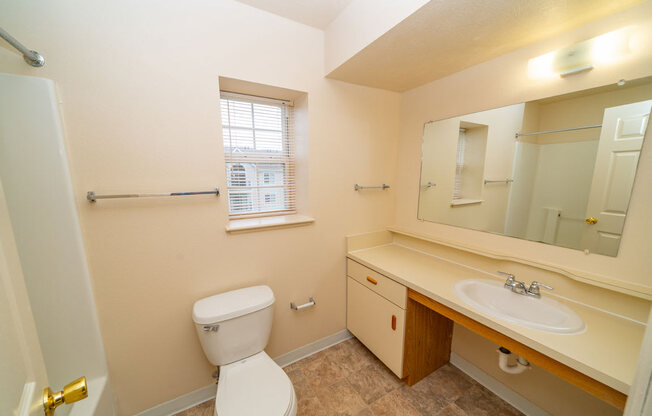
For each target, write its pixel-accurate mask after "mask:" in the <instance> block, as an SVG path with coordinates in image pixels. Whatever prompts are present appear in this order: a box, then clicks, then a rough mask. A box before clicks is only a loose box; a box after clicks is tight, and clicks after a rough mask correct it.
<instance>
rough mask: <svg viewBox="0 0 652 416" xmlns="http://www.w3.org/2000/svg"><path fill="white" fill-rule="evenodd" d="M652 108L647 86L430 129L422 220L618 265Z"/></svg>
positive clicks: (638, 83)
mask: <svg viewBox="0 0 652 416" xmlns="http://www.w3.org/2000/svg"><path fill="white" fill-rule="evenodd" d="M619 84H620V83H619ZM651 107H652V78H646V79H640V80H634V81H629V82H626V83H625V84H624V85H618V84H614V85H607V86H604V87H600V88H594V89H591V90H586V91H579V92H575V93H571V94H566V95H561V96H555V97H549V98H545V99H541V100H536V101H530V102H527V103H521V104H515V105H510V106H506V107H501V108H496V109H492V110H487V111H482V112H479V113H473V114H467V115H463V116H460V117H453V118H449V119H446V120H439V121H432V122H429V123H426V124H425V126H424V130H423V146H422V150H423V154H422V160H421V182H420V190H419V211H418V218H419V219H420V220H425V221H433V222H438V223H443V224H448V225H454V226H458V227H464V228H471V229H474V230H481V231H487V232H491V233H497V234H504V235H508V236H511V237H517V238H523V239H527V240H532V241H539V242H543V243H547V244H553V245H557V246H562V247H568V248H573V249H579V250H585V249H588V250H589V251H590V252H592V253H598V254H603V255H608V256H616V255H617V254H618V248H619V246H620V240H621V237H622V232H623V227H624V224H625V219H626V216H627V208H628V206H629V201H630V196H631V192H632V187H633V184H634V178H635V176H636V169H637V165H638V159H639V155H640V152H641V148H642V146H643V141H644V137H645V134H646V129H647V124H648V119H649V115H650V109H651Z"/></svg>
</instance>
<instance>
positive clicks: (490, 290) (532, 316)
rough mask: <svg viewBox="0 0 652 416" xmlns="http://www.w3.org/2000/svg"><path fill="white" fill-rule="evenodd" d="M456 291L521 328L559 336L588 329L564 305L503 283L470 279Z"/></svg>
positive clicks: (457, 293) (464, 298) (483, 309)
mask: <svg viewBox="0 0 652 416" xmlns="http://www.w3.org/2000/svg"><path fill="white" fill-rule="evenodd" d="M453 290H454V291H455V294H456V295H457V296H458V297H459V298H460V299H462V300H463V301H464V302H465V303H467V304H469V305H471V306H473V307H475V308H477V309H480V310H481V311H483V312H485V313H487V314H489V315H491V316H494V317H496V318H500V319H504V320H505V321H508V322H511V323H514V324H517V325H521V326H525V327H528V328H532V329H538V330H540V331H546V332H553V333H558V334H578V333H580V332H584V330H585V329H586V324H585V323H584V321H583V320H582V318H580V316H579V315H578V314H576V313H575V312H574V311H573V310H572V309H570V308H569V307H568V306H566V305H564V304H563V303H560V302H557V301H556V300H553V299H549V298H546V297H541V298H538V299H537V298H535V297H532V296H526V295H519V294H517V293H514V292H512V291H511V290H509V289H505V287H504V286H503V283H500V282H494V281H491V280H486V279H467V280H462V281H459V282H457V283H456V284H455V285H454V286H453Z"/></svg>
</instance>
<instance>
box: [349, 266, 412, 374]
mask: <svg viewBox="0 0 652 416" xmlns="http://www.w3.org/2000/svg"><path fill="white" fill-rule="evenodd" d="M347 283H348V284H347V290H348V293H347V301H346V303H347V312H346V327H347V328H348V330H349V331H351V332H352V333H353V335H355V336H356V337H357V338H358V339H359V340H360V341H361V342H362V343H363V344H364V345H366V346H367V348H369V350H371V352H373V353H374V355H375V356H376V357H378V358H379V359H380V361H382V362H383V363H385V365H386V366H387V367H389V369H390V370H392V371H393V372H394V374H396V375H397V376H398V377H399V378H403V346H404V339H405V336H404V335H405V310H403V309H401V308H399V307H398V306H396V305H394V304H393V303H391V302H389V301H388V300H387V299H385V298H383V297H382V296H379V295H377V294H376V293H374V292H373V291H371V290H369V289H367V288H366V287H365V286H363V285H361V284H360V283H358V282H357V281H356V280H354V279H352V278H350V277H349V278H348V279H347ZM392 326H395V328H396V329H392Z"/></svg>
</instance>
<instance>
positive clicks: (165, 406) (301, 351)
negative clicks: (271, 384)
mask: <svg viewBox="0 0 652 416" xmlns="http://www.w3.org/2000/svg"><path fill="white" fill-rule="evenodd" d="M352 337H353V335H351V333H350V332H349V331H347V330H346V329H344V330H342V331H339V332H336V333H334V334H332V335H329V336H327V337H324V338H322V339H318V340H317V341H315V342H312V343H310V344H308V345H304V346H303V347H299V348H297V349H296V350H293V351H290V352H288V353H285V354H283V355H279V356H278V357H276V358H274V361H276V363H277V364H278V365H279V366H281V367H285V366H287V365H290V364H292V363H293V362H296V361H299V360H300V359H302V358H306V357H308V356H309V355H312V354H314V353H316V352H319V351H321V350H325V349H326V348H328V347H331V346H333V345H335V344H339V343H340V342H342V341H346V340H347V339H349V338H352ZM215 393H217V388H216V386H215V384H209V385H208V386H206V387H202V388H200V389H198V390H195V391H192V392H190V393H188V394H184V395H183V396H179V397H177V398H176V399H172V400H170V401H168V402H165V403H161V404H159V405H157V406H154V407H152V408H149V409H147V410H145V411H143V412H140V413H138V414H137V415H136V416H171V415H174V414H175V413H178V412H181V411H183V410H186V409H189V408H191V407H193V406H196V405H198V404H199V403H203V402H205V401H207V400H211V399H213V398H215Z"/></svg>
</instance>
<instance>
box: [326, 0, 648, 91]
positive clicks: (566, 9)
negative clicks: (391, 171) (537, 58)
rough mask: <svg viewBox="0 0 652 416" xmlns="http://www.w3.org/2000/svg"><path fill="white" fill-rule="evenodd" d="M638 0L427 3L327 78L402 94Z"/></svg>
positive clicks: (454, 0) (439, 0)
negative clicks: (401, 92)
mask: <svg viewBox="0 0 652 416" xmlns="http://www.w3.org/2000/svg"><path fill="white" fill-rule="evenodd" d="M640 1H641V0H618V1H614V0H491V1H487V0H433V1H430V2H429V3H428V4H426V5H425V6H423V7H422V8H421V9H419V10H418V11H416V12H415V13H414V14H412V15H411V16H409V17H408V18H406V19H405V20H403V21H402V22H401V23H399V24H398V25H396V26H395V27H394V28H392V29H391V30H390V31H388V32H387V33H385V34H384V35H383V36H381V37H380V38H378V39H376V40H375V41H374V42H372V43H371V44H369V45H368V46H367V47H366V48H364V49H363V50H362V51H360V52H359V53H357V54H356V55H355V56H353V57H352V58H350V59H349V60H347V61H346V62H344V63H343V64H342V65H340V66H339V67H338V68H336V69H335V70H333V71H332V72H331V73H330V74H328V77H329V78H333V79H338V80H342V81H346V82H351V83H355V84H361V85H367V86H370V87H376V88H383V89H388V90H393V91H405V90H408V89H411V88H414V87H417V86H419V85H423V84H425V83H428V82H431V81H434V80H436V79H439V78H442V77H444V76H447V75H450V74H453V73H455V72H458V71H460V70H462V69H465V68H468V67H470V66H473V65H476V64H479V63H482V62H485V61H488V60H490V59H493V58H495V57H498V56H500V55H503V54H505V53H508V52H511V51H513V50H515V49H518V48H520V47H523V46H526V45H528V44H531V43H534V42H537V41H539V40H543V39H546V38H549V37H551V36H554V35H556V34H559V33H562V32H564V31H567V30H570V29H572V28H575V27H578V26H580V25H582V24H585V23H588V22H590V21H593V20H596V19H599V18H601V17H605V16H607V15H610V14H613V13H615V12H617V11H619V10H622V9H625V8H627V7H630V6H633V5H634V4H636V3H639V2H640Z"/></svg>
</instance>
